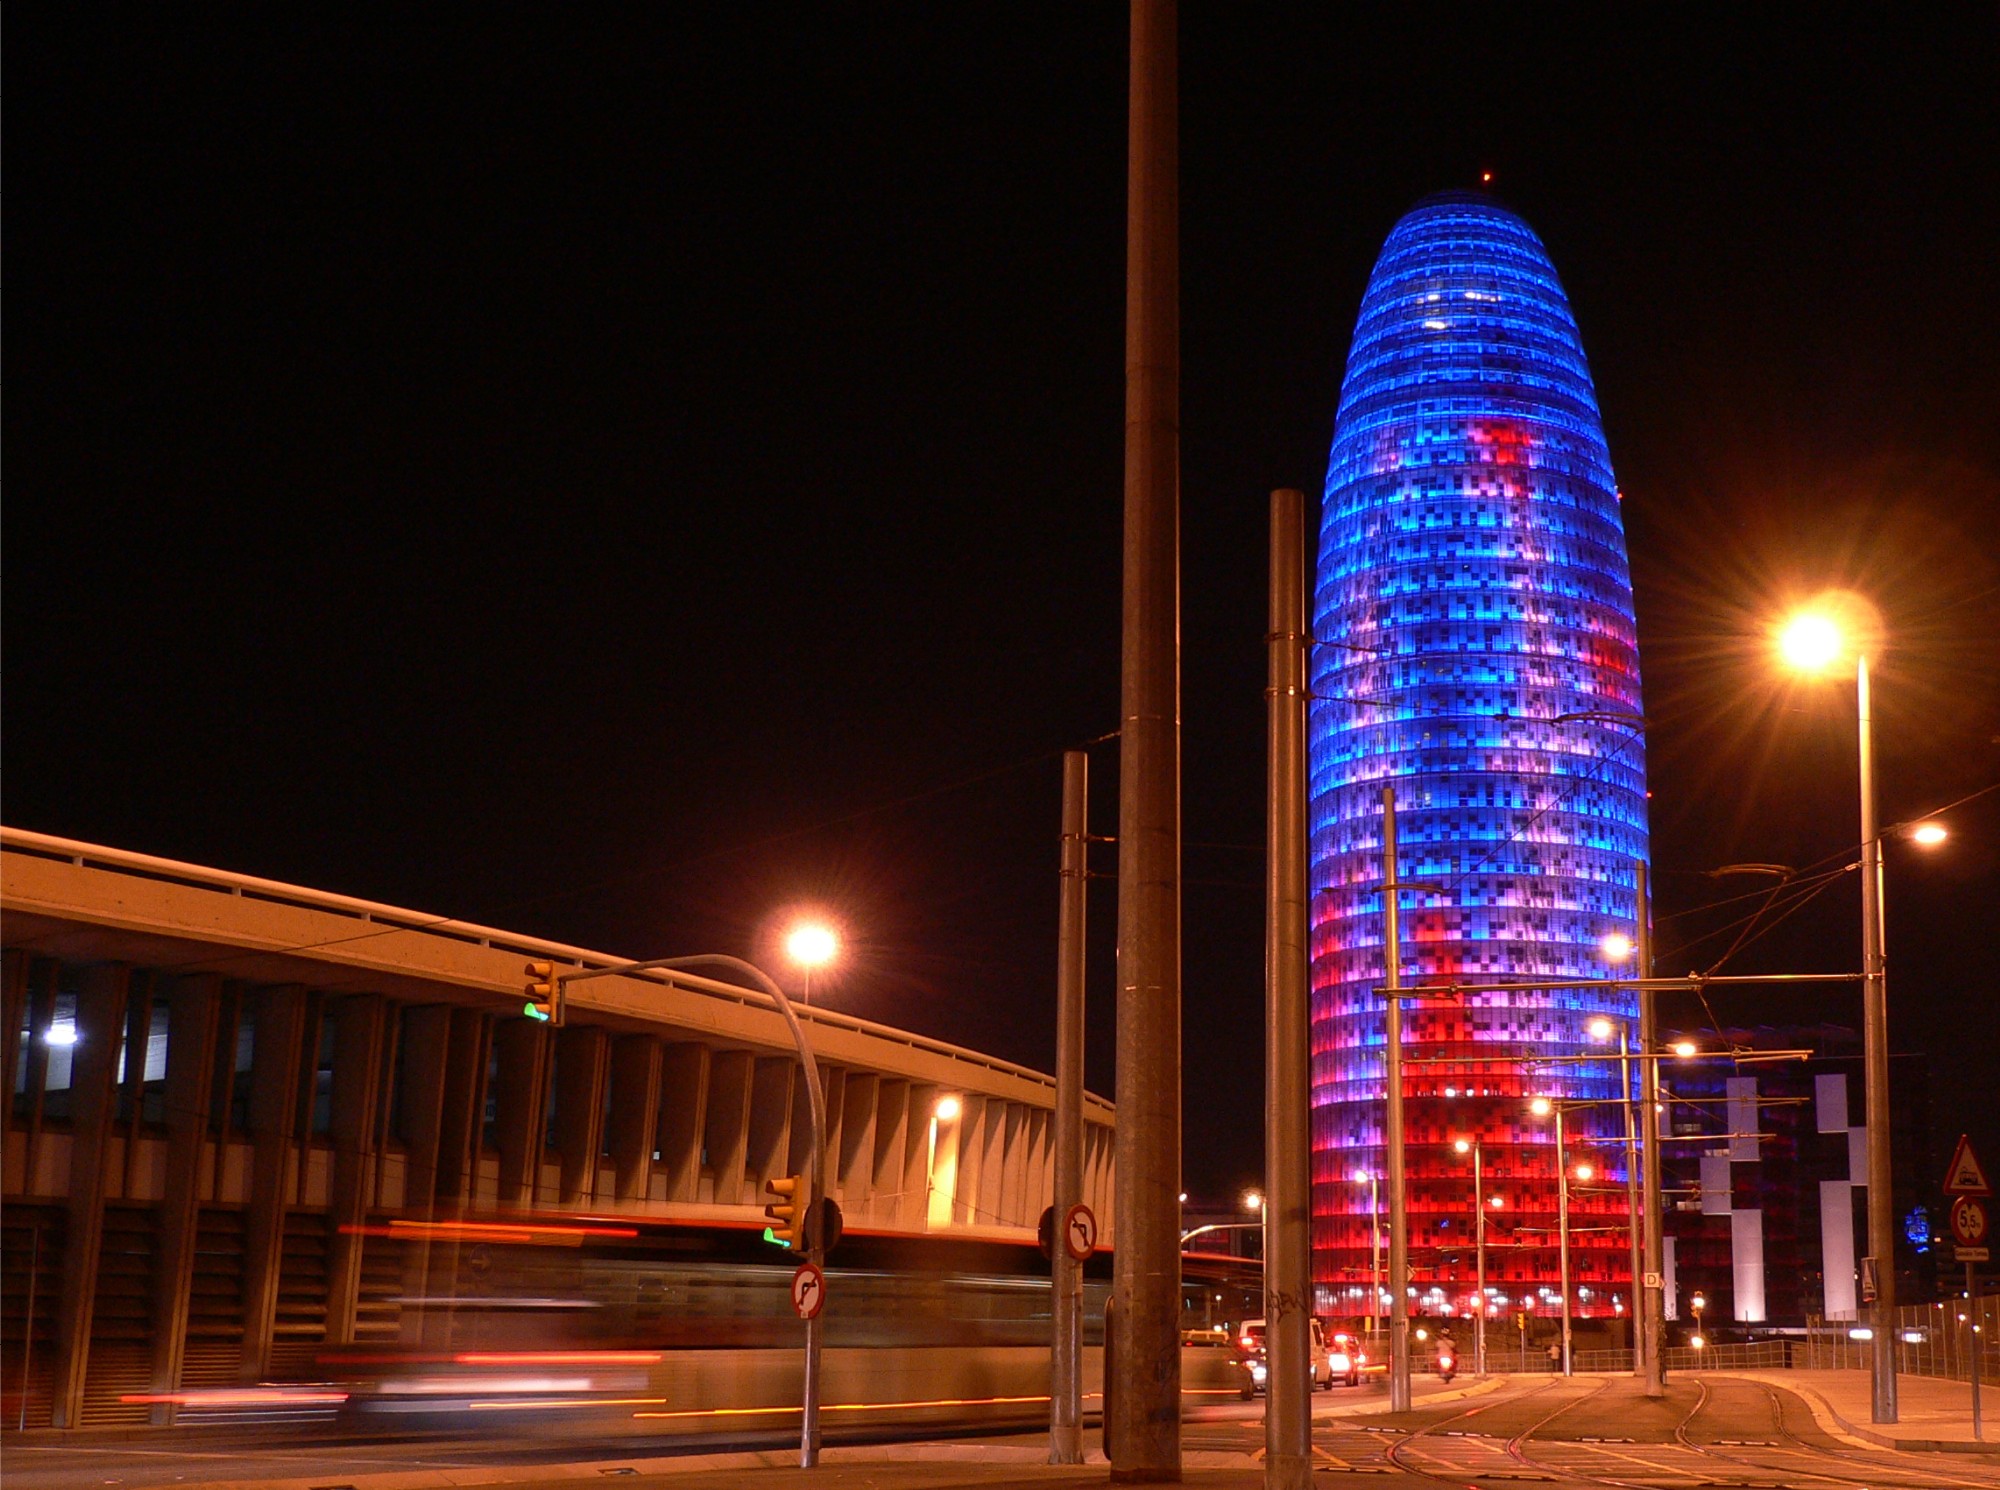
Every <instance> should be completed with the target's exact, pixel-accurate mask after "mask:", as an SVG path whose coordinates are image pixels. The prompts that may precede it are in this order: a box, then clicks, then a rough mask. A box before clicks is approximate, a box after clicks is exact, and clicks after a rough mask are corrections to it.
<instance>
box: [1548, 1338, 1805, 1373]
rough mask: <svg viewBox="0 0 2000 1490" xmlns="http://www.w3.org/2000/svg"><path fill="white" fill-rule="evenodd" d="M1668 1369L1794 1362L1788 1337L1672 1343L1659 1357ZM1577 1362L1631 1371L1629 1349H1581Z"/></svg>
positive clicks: (1777, 1366) (1584, 1367)
mask: <svg viewBox="0 0 2000 1490" xmlns="http://www.w3.org/2000/svg"><path fill="white" fill-rule="evenodd" d="M1660 1361H1661V1364H1662V1365H1663V1366H1665V1367H1666V1369H1667V1370H1669V1371H1723V1370H1735V1371H1744V1370H1755V1371H1768V1370H1779V1371H1782V1370H1786V1369H1789V1368H1790V1367H1791V1366H1792V1365H1793V1364H1795V1361H1794V1358H1793V1353H1792V1342H1791V1341H1789V1340H1753V1341H1750V1342H1749V1343H1747V1344H1737V1345H1704V1346H1702V1347H1701V1348H1700V1349H1698V1350H1697V1349H1695V1348H1693V1347H1692V1346H1685V1345H1670V1346H1668V1347H1667V1348H1666V1350H1665V1351H1664V1352H1662V1353H1661V1357H1660ZM1574 1365H1575V1367H1576V1369H1577V1370H1579V1371H1630V1370H1632V1369H1633V1364H1632V1352H1631V1351H1630V1350H1579V1351H1577V1352H1576V1355H1575V1360H1574Z"/></svg>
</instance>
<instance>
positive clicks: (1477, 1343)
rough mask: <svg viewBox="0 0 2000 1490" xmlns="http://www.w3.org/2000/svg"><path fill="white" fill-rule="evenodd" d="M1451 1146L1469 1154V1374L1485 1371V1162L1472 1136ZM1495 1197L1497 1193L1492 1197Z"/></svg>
mask: <svg viewBox="0 0 2000 1490" xmlns="http://www.w3.org/2000/svg"><path fill="white" fill-rule="evenodd" d="M1452 1147H1453V1148H1454V1149H1456V1150H1458V1152H1459V1153H1461V1154H1463V1153H1466V1152H1467V1151H1470V1152H1471V1154H1472V1236H1473V1251H1474V1255H1475V1256H1477V1258H1478V1259H1479V1260H1478V1264H1477V1273H1476V1275H1475V1281H1474V1283H1473V1295H1472V1311H1473V1312H1472V1374H1473V1375H1474V1376H1484V1375H1485V1374H1486V1165H1485V1157H1484V1152H1483V1151H1482V1150H1481V1148H1480V1146H1479V1140H1478V1139H1476V1138H1460V1139H1457V1140H1455V1141H1454V1142H1453V1143H1452ZM1493 1198H1494V1199H1495V1200H1496V1201H1497V1200H1498V1199H1499V1198H1500V1197H1499V1196H1497V1195H1496V1196H1494V1197H1493Z"/></svg>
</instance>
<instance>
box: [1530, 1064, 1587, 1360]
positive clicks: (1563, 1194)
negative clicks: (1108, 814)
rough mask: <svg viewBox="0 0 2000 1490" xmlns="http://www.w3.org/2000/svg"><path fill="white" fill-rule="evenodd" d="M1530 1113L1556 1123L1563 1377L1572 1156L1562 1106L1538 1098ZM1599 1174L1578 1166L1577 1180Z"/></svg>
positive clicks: (1567, 1357)
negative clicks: (1566, 1146) (1566, 1142)
mask: <svg viewBox="0 0 2000 1490" xmlns="http://www.w3.org/2000/svg"><path fill="white" fill-rule="evenodd" d="M1528 1110H1529V1111H1530V1112H1532V1113H1533V1114H1534V1115H1535V1116H1536V1117H1548V1116H1550V1115H1551V1114H1553V1115H1554V1117H1555V1120H1556V1254H1557V1256H1556V1261H1557V1269H1558V1275H1559V1279H1558V1284H1557V1286H1558V1287H1559V1288H1560V1289H1561V1290H1562V1374H1563V1375H1565V1376H1568V1375H1569V1374H1570V1358H1571V1350H1570V1312H1569V1157H1568V1155H1567V1153H1566V1152H1565V1151H1564V1144H1563V1105H1562V1103H1560V1102H1552V1101H1550V1100H1549V1099H1548V1098H1547V1097H1537V1098H1535V1100H1534V1101H1533V1102H1531V1103H1529V1104H1528ZM1595 1172H1596V1171H1595V1170H1593V1169H1592V1168H1591V1167H1590V1166H1589V1165H1588V1164H1579V1165H1578V1166H1577V1172H1576V1177H1577V1178H1578V1179H1580V1180H1588V1179H1589V1178H1590V1177H1591V1175H1592V1174H1594V1173H1595Z"/></svg>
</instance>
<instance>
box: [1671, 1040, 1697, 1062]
mask: <svg viewBox="0 0 2000 1490" xmlns="http://www.w3.org/2000/svg"><path fill="white" fill-rule="evenodd" d="M1695 1053H1696V1046H1695V1043H1694V1041H1692V1040H1676V1041H1674V1054H1675V1055H1677V1056H1679V1057H1680V1058H1681V1059H1682V1060H1687V1059H1688V1058H1689V1057H1690V1056H1692V1055H1694V1054H1695Z"/></svg>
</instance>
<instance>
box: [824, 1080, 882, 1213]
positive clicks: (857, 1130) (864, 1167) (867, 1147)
mask: <svg viewBox="0 0 2000 1490" xmlns="http://www.w3.org/2000/svg"><path fill="white" fill-rule="evenodd" d="M880 1087H881V1078H880V1077H879V1076H877V1075H876V1074H875V1073H874V1072H872V1071H855V1072H851V1073H850V1074H849V1075H848V1078H847V1091H846V1093H845V1095H844V1097H843V1099H842V1102H841V1118H840V1163H839V1164H838V1166H837V1167H836V1168H835V1169H834V1170H833V1173H834V1174H835V1175H837V1176H838V1177H839V1184H840V1203H841V1204H842V1205H843V1206H846V1207H850V1208H851V1209H852V1211H853V1213H854V1214H855V1215H857V1216H858V1215H860V1214H861V1213H862V1211H863V1209H864V1208H865V1207H866V1206H867V1204H868V1195H869V1183H870V1181H872V1180H873V1179H874V1177H875V1102H876V1097H877V1094H878V1092H879V1090H880Z"/></svg>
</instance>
